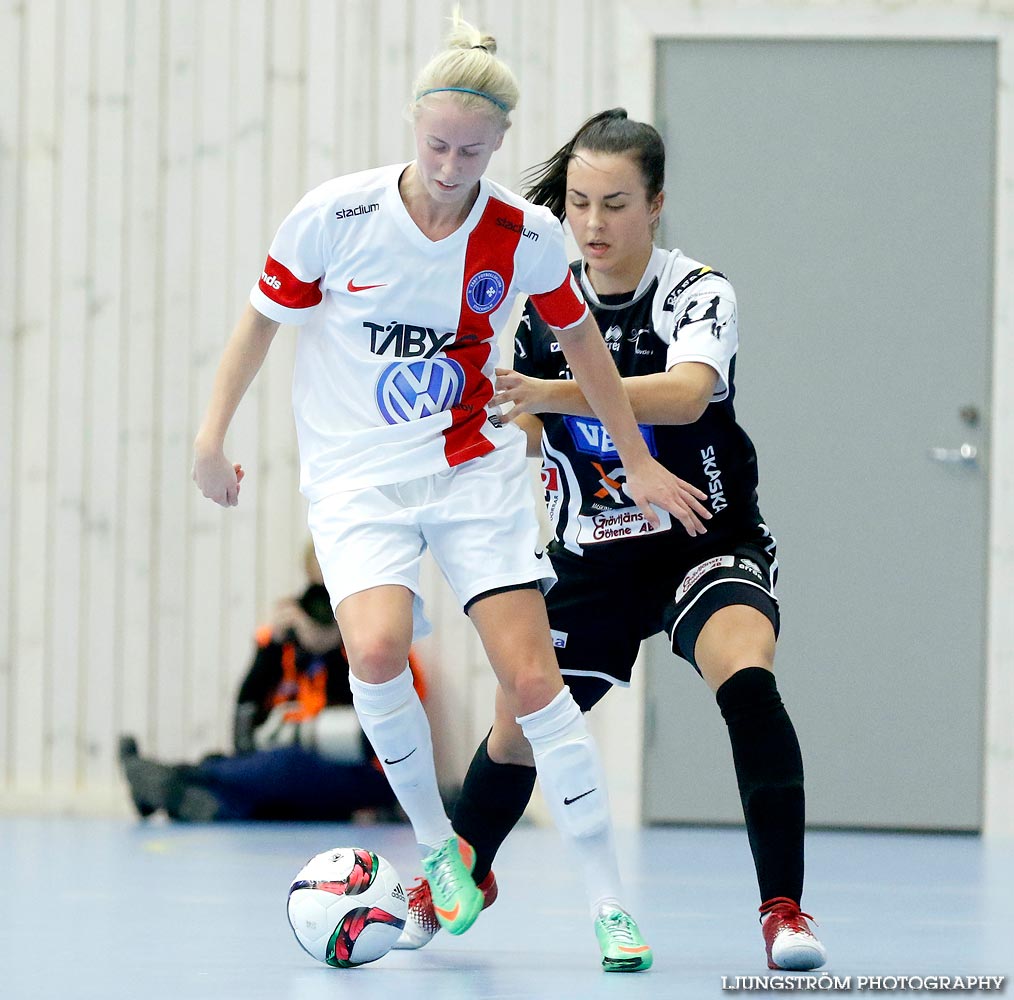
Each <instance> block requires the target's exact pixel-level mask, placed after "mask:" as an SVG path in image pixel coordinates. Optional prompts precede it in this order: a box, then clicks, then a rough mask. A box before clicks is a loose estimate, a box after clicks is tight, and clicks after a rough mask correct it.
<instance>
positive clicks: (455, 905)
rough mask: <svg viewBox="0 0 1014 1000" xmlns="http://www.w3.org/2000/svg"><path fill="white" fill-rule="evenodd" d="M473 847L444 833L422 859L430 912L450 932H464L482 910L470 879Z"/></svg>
mask: <svg viewBox="0 0 1014 1000" xmlns="http://www.w3.org/2000/svg"><path fill="white" fill-rule="evenodd" d="M474 865H475V851H473V850H472V846H471V844H468V843H466V842H465V841H464V840H461V838H460V837H448V838H447V840H445V841H444V842H443V843H442V844H441V845H440V846H439V847H438V848H437V849H436V850H434V851H431V852H430V853H429V854H427V855H426V857H425V858H423V860H422V870H423V873H424V874H425V875H426V880H427V881H428V882H429V884H430V892H431V893H432V894H433V912H434V913H435V914H436V915H437V920H439V921H440V925H441V926H442V927H443V928H444V929H445V930H446V931H447V932H448V933H450V934H464V933H465V931H467V930H468V928H469V927H471V926H472V924H474V923H475V918H476V917H478V916H479V914H480V913H481V912H482V907H483V895H482V892H481V891H480V890H479V887H478V886H477V885H476V884H475V882H473V881H472V868H473V867H474Z"/></svg>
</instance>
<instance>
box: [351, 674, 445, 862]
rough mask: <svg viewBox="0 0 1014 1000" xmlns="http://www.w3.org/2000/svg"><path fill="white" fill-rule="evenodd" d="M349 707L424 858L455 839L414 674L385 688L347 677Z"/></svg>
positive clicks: (384, 686) (398, 678)
mask: <svg viewBox="0 0 1014 1000" xmlns="http://www.w3.org/2000/svg"><path fill="white" fill-rule="evenodd" d="M349 686H350V687H351V688H352V703H353V705H354V706H355V709H356V715H358V716H359V723H360V725H361V726H362V727H363V732H364V733H366V736H367V738H368V739H369V741H370V743H371V744H372V745H373V749H374V751H375V752H376V754H377V756H378V757H379V758H380V763H381V765H382V766H383V768H384V774H386V775H387V780H388V781H389V782H390V784H391V788H392V789H393V791H394V794H395V795H396V796H397V797H398V801H399V802H400V803H401V806H402V808H403V809H404V810H405V812H406V813H407V814H408V818H409V820H410V821H411V823H412V829H413V830H414V831H415V839H416V840H417V841H418V842H419V844H420V847H421V848H422V849H424V850H423V853H424V854H428V853H429V849H430V848H432V847H436V846H437V845H439V844H442V843H443V842H444V841H445V840H447V838H448V837H451V836H453V835H454V831H453V830H452V829H451V821H450V820H449V819H448V818H447V812H446V811H445V810H444V803H443V800H442V799H441V798H440V791H439V789H438V788H437V773H436V768H435V767H434V765H433V741H432V739H431V737H430V724H429V720H428V719H427V718H426V712H425V711H424V710H423V707H422V702H421V701H420V700H419V696H418V695H417V694H416V691H415V688H414V687H413V686H412V671H411V670H409V669H408V668H407V667H406V668H405V671H404V673H401V674H399V675H398V676H397V677H395V678H394V680H390V681H385V682H384V683H383V684H368V683H367V682H366V681H361V680H359V678H358V677H355V676H353V675H352V674H351V673H350V674H349Z"/></svg>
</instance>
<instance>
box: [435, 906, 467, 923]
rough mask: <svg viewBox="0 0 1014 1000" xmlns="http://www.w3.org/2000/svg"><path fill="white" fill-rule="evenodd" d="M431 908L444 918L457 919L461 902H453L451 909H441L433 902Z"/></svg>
mask: <svg viewBox="0 0 1014 1000" xmlns="http://www.w3.org/2000/svg"><path fill="white" fill-rule="evenodd" d="M433 910H434V912H435V913H436V914H437V915H438V916H441V917H443V918H444V920H457V919H458V914H459V913H460V912H461V903H455V904H454V909H453V910H441V909H440V907H439V906H437V904H436V903H434V904H433Z"/></svg>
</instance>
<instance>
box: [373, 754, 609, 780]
mask: <svg viewBox="0 0 1014 1000" xmlns="http://www.w3.org/2000/svg"><path fill="white" fill-rule="evenodd" d="M418 749H419V748H418V747H412V749H411V750H409V752H408V753H407V754H405V756H404V757H399V758H398V759H397V760H388V759H387V758H386V757H385V758H384V763H385V764H400V763H401V762H402V761H403V760H408V759H409V757H411V756H412V754H414V753H415V752H416V750H418ZM592 791H594V789H592Z"/></svg>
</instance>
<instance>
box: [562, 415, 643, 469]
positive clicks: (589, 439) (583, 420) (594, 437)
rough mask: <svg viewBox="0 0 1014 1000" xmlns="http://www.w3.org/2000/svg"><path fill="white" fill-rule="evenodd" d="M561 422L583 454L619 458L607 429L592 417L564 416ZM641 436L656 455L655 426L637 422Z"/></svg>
mask: <svg viewBox="0 0 1014 1000" xmlns="http://www.w3.org/2000/svg"><path fill="white" fill-rule="evenodd" d="M563 422H564V424H565V425H566V427H567V429H568V430H569V431H570V436H571V438H572V440H573V441H574V447H575V448H577V450H578V451H580V452H582V453H583V454H585V455H595V456H596V457H597V458H603V459H606V458H613V459H615V458H619V457H620V452H619V450H618V449H617V447H616V445H615V444H613V439H612V438H611V437H610V436H609V431H607V430H606V429H605V427H603V426H602V422H601V421H599V420H595V419H594V418H593V417H564V418H563ZM637 426H638V429H639V430H640V432H641V437H643V438H644V443H645V444H646V445H647V446H648V451H650V452H651V454H652V455H656V456H657V455H658V448H656V447H655V428H654V426H653V425H651V424H638V425H637Z"/></svg>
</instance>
